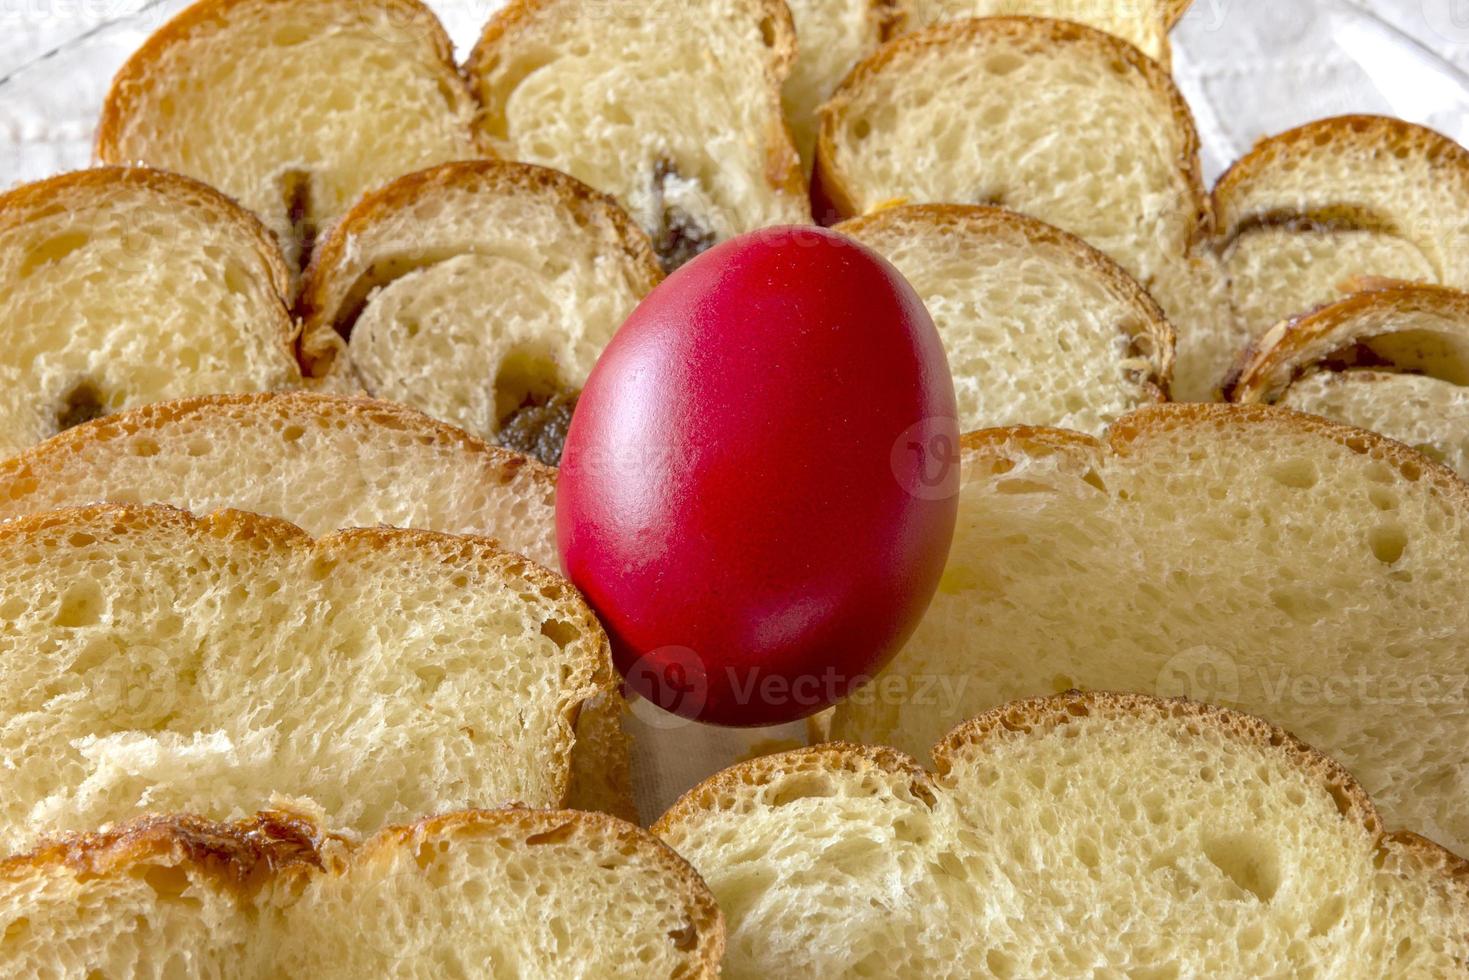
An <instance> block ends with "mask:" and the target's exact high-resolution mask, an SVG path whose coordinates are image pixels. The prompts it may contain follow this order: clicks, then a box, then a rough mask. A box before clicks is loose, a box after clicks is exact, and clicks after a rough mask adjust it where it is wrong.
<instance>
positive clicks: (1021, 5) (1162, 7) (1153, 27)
mask: <svg viewBox="0 0 1469 980" xmlns="http://www.w3.org/2000/svg"><path fill="white" fill-rule="evenodd" d="M911 2H912V14H911V16H910V18H909V21H908V23H909V25H910V27H912V28H914V29H918V28H923V27H928V26H930V25H932V24H938V23H942V22H944V21H950V20H961V19H963V18H966V17H1012V16H1017V15H1019V16H1026V17H1054V18H1056V19H1057V20H1069V21H1074V22H1076V23H1078V24H1086V25H1088V26H1091V27H1095V28H1097V29H1098V30H1102V31H1106V32H1107V33H1108V34H1112V35H1115V36H1116V37H1120V38H1122V39H1123V40H1124V41H1127V42H1129V43H1130V44H1132V45H1133V46H1134V47H1136V48H1137V49H1138V50H1140V51H1142V53H1143V54H1145V55H1147V56H1148V57H1149V58H1152V59H1153V60H1154V61H1157V62H1160V63H1162V64H1164V65H1167V64H1168V62H1169V60H1170V56H1169V49H1168V30H1169V28H1171V27H1172V26H1173V25H1174V23H1175V22H1176V21H1177V20H1178V18H1180V17H1182V16H1183V13H1184V11H1185V10H1187V9H1188V7H1189V5H1190V4H1191V3H1192V0H1136V2H1127V3H1119V2H1117V0H911Z"/></svg>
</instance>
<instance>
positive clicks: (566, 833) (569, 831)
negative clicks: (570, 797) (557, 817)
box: [525, 823, 576, 846]
mask: <svg viewBox="0 0 1469 980" xmlns="http://www.w3.org/2000/svg"><path fill="white" fill-rule="evenodd" d="M575 834H576V824H574V823H564V824H561V825H560V826H558V827H552V828H551V829H550V830H547V831H544V832H542V833H539V834H531V835H530V836H529V837H527V838H526V839H525V842H526V843H527V844H530V845H532V846H535V845H537V844H564V843H566V842H567V841H569V840H571V838H572V836H573V835H575Z"/></svg>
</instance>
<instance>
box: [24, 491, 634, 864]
mask: <svg viewBox="0 0 1469 980" xmlns="http://www.w3.org/2000/svg"><path fill="white" fill-rule="evenodd" d="M607 657H608V650H607V641H606V638H605V636H604V634H603V633H602V630H601V628H600V627H599V626H598V625H597V621H596V619H595V618H594V617H593V616H592V614H591V612H590V610H588V609H587V607H586V606H585V604H583V603H582V601H581V599H580V598H579V597H578V596H577V594H576V592H575V590H574V589H573V588H572V587H571V585H570V584H569V583H567V582H566V581H565V580H563V579H561V578H560V577H559V576H556V575H553V574H552V573H550V572H548V571H546V570H545V569H543V568H541V567H540V566H539V565H535V564H534V563H532V562H530V561H528V560H527V559H525V558H522V557H520V556H517V555H510V554H507V553H504V552H501V551H499V550H497V549H495V548H494V547H492V546H491V544H490V543H489V542H486V541H483V540H480V539H475V538H469V537H456V536H452V535H444V534H435V533H430V532H426V531H408V530H397V529H389V528H374V529H360V530H353V531H344V532H340V533H337V534H332V535H329V536H327V537H324V538H320V539H315V540H313V539H312V538H309V537H308V536H307V535H306V534H305V533H304V532H302V531H301V530H299V529H298V528H296V527H294V526H293V525H290V524H287V523H285V522H283V521H277V520H274V519H270V518H265V517H260V516H258V515H254V514H245V513H242V512H238V511H220V512H217V513H216V514H213V515H211V516H209V517H205V518H194V517H191V516H189V515H187V514H185V513H183V512H181V511H176V510H173V509H171V508H165V507H95V508H88V509H78V510H61V511H53V512H49V513H46V514H40V515H37V516H34V517H24V518H19V519H16V520H12V521H7V522H5V523H4V524H3V525H0V677H3V684H0V689H3V694H0V769H3V770H4V771H5V772H6V773H7V776H6V792H5V794H4V796H3V798H0V850H7V851H13V850H15V849H16V848H18V847H20V846H23V845H25V844H27V843H29V842H30V841H32V840H34V839H35V837H37V836H38V835H42V834H50V833H57V832H66V831H77V830H85V829H90V828H92V827H96V826H98V825H101V824H105V823H108V822H111V821H116V820H122V819H126V818H130V817H133V816H136V815H139V814H142V813H156V812H175V811H182V812H192V813H199V814H201V815H203V816H206V817H209V818H211V819H233V818H236V817H241V816H244V815H247V814H250V813H253V812H255V811H256V810H257V809H260V808H262V807H265V806H267V805H269V804H270V802H271V800H272V798H275V797H281V798H286V799H297V800H303V801H306V805H309V806H312V807H316V808H320V810H321V811H322V812H323V814H324V817H325V819H326V820H327V823H328V824H329V825H330V826H331V827H333V828H335V829H342V830H345V831H352V832H357V833H369V832H372V831H375V830H377V829H379V828H381V827H382V826H384V825H385V824H387V823H391V822H393V821H398V820H404V819H411V818H415V817H417V816H419V815H422V814H425V813H434V812H438V811H442V810H447V809H453V808H455V807H463V806H471V805H474V806H483V805H499V804H502V803H506V802H512V801H514V802H521V803H525V804H527V805H530V806H541V807H546V806H557V805H560V804H562V803H563V802H564V801H565V798H566V794H567V787H568V784H569V781H570V766H571V754H572V749H573V746H574V744H575V741H576V739H575V730H574V726H575V723H576V720H577V714H578V712H579V710H580V708H581V706H582V705H583V704H584V703H585V702H587V701H588V700H590V699H592V698H595V697H598V696H603V695H608V694H610V693H611V692H609V691H608V690H607V689H606V687H605V686H604V685H605V679H606V676H607V675H606V673H605V671H604V665H605V664H606V662H607Z"/></svg>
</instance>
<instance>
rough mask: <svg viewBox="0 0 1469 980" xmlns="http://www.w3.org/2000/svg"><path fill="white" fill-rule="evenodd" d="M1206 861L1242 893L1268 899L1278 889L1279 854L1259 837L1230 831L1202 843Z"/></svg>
mask: <svg viewBox="0 0 1469 980" xmlns="http://www.w3.org/2000/svg"><path fill="white" fill-rule="evenodd" d="M1204 856H1205V857H1207V858H1208V859H1209V863H1210V864H1212V865H1214V867H1216V868H1218V869H1219V870H1220V871H1221V872H1223V873H1224V876H1225V877H1226V878H1228V879H1229V880H1230V881H1232V882H1234V884H1235V885H1236V886H1237V887H1238V888H1239V889H1240V890H1241V891H1244V892H1248V893H1249V894H1251V895H1254V896H1255V898H1257V899H1259V900H1260V901H1261V902H1269V901H1270V900H1271V899H1272V898H1274V897H1275V892H1276V891H1277V890H1278V889H1279V888H1280V857H1279V855H1278V854H1277V853H1276V851H1275V848H1274V847H1273V846H1271V844H1270V843H1269V842H1268V841H1266V840H1264V839H1263V838H1261V837H1257V836H1254V835H1251V834H1233V835H1230V836H1226V837H1215V838H1212V839H1210V840H1207V841H1205V842H1204Z"/></svg>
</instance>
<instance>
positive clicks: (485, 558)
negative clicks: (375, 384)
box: [0, 504, 621, 800]
mask: <svg viewBox="0 0 1469 980" xmlns="http://www.w3.org/2000/svg"><path fill="white" fill-rule="evenodd" d="M159 530H169V531H176V532H182V533H183V534H186V535H191V536H196V537H199V538H209V537H214V538H221V539H226V540H231V541H239V542H250V543H255V544H258V546H259V547H261V548H262V549H278V550H281V551H288V552H290V551H294V552H298V553H299V552H304V553H306V554H307V555H308V556H310V557H312V558H315V559H319V560H322V561H326V562H332V561H337V560H341V559H351V558H353V557H356V556H380V555H382V554H383V553H384V552H388V551H398V552H402V551H413V552H415V553H416V554H418V555H419V556H421V557H425V558H430V559H435V560H437V561H439V562H441V563H443V564H447V565H463V564H466V563H475V564H478V565H480V566H483V567H486V568H488V569H491V570H492V571H493V572H494V573H495V574H497V575H499V576H502V577H504V578H521V579H524V580H525V582H526V584H527V586H528V587H529V588H530V589H532V590H534V591H535V592H537V593H539V594H540V595H541V596H542V597H544V598H546V599H548V600H550V601H552V602H555V603H557V604H558V606H559V607H560V609H559V610H558V615H559V616H560V617H562V618H563V619H565V620H567V621H568V622H569V623H570V624H571V625H572V627H573V628H574V629H575V630H576V632H577V634H578V635H581V636H584V637H587V638H589V639H590V641H591V642H589V643H588V644H587V645H586V646H587V650H586V655H585V656H584V657H583V658H582V663H581V665H580V668H579V669H578V670H575V671H573V672H568V675H567V676H565V677H563V678H561V689H562V691H564V692H567V693H568V694H569V693H571V692H577V696H576V697H574V698H571V699H569V700H568V703H567V705H566V706H565V708H564V709H563V715H562V717H563V718H564V719H565V721H566V723H567V726H568V728H569V729H571V730H573V731H574V730H575V729H576V727H577V719H578V716H579V714H580V712H581V708H582V705H583V704H584V703H585V701H586V700H587V699H588V698H589V697H596V696H598V695H602V696H605V697H609V698H611V697H620V696H621V694H620V689H619V688H618V687H617V686H616V678H615V677H614V676H612V672H611V669H610V667H609V666H608V665H609V664H610V663H611V662H612V648H611V644H610V642H609V640H608V639H607V635H606V633H604V632H603V630H602V625H601V623H600V622H599V621H598V620H597V617H596V616H595V615H594V614H593V613H592V610H591V609H590V607H588V606H587V604H586V603H585V602H584V601H583V600H582V598H581V594H580V593H579V592H577V590H576V588H575V586H573V585H572V584H571V583H570V582H568V581H567V580H566V579H564V578H562V577H561V576H560V575H557V574H556V573H554V572H552V571H550V570H549V569H546V568H544V567H542V566H541V565H538V564H537V563H535V562H533V561H531V560H530V559H529V558H525V557H523V556H521V555H517V554H513V553H511V552H507V551H502V550H501V549H500V548H499V546H498V544H497V543H496V542H495V541H493V540H491V539H489V538H481V537H473V536H470V535H460V534H443V533H441V532H438V531H423V530H417V529H410V528H390V527H369V528H348V529H346V530H342V531H336V532H334V533H332V534H328V535H325V536H323V537H320V538H312V537H311V536H310V535H309V534H307V533H306V532H305V531H303V530H301V529H300V528H299V527H297V526H296V525H294V524H291V523H289V522H288V521H283V520H279V519H277V518H274V517H266V516H263V515H260V514H252V513H249V512H246V511H240V510H228V509H225V510H218V511H215V512H214V513H212V514H209V515H207V516H204V517H195V516H194V515H193V514H190V513H188V512H187V511H183V510H179V509H178V508H175V507H169V506H166V505H162V504H153V505H135V504H95V505H91V506H86V507H68V508H62V509H58V510H53V511H45V512H42V513H39V514H31V515H27V516H24V517H17V518H14V519H12V520H8V521H3V522H0V544H3V543H4V542H6V541H9V540H13V539H16V538H21V537H26V536H32V535H39V534H44V533H46V532H58V531H59V532H64V533H66V534H67V535H68V536H71V535H72V534H74V533H75V532H81V533H82V534H92V535H98V536H102V535H112V536H126V535H130V534H147V533H150V532H154V531H159ZM587 690H591V691H592V692H593V693H592V694H590V695H589V694H586V693H585V692H586V691H587ZM574 747H575V739H574V738H570V739H567V740H566V744H565V745H562V746H559V747H558V750H557V756H558V758H560V759H561V760H562V762H561V771H560V772H559V773H558V774H557V778H556V785H557V786H559V788H560V790H559V792H560V798H561V799H562V800H565V799H566V798H567V794H568V792H569V790H570V785H571V766H572V762H571V755H572V751H573V749H574Z"/></svg>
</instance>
